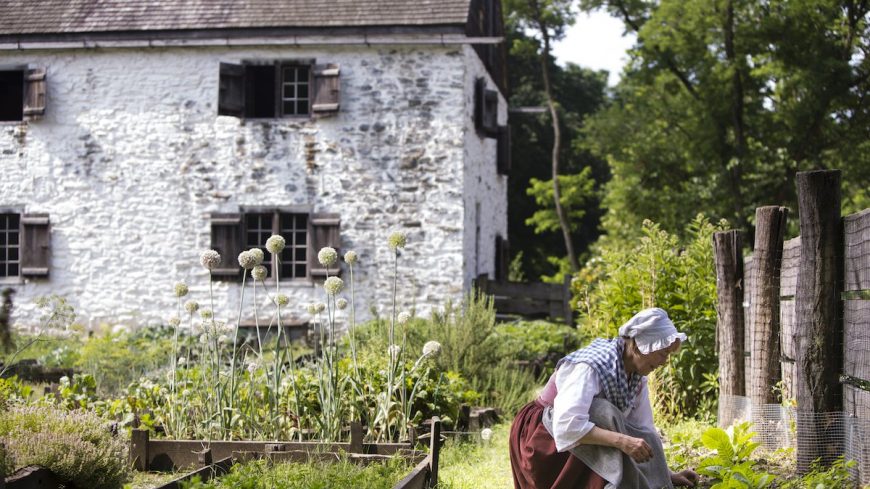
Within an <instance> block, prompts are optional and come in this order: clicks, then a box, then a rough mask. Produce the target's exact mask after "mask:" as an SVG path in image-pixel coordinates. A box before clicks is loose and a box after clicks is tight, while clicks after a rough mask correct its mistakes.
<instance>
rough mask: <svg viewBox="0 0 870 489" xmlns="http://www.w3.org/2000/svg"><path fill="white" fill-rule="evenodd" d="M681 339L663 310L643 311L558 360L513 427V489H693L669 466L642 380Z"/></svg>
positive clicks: (690, 478) (685, 474) (691, 475)
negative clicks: (606, 337)
mask: <svg viewBox="0 0 870 489" xmlns="http://www.w3.org/2000/svg"><path fill="white" fill-rule="evenodd" d="M684 341H686V335H685V334H683V333H680V332H678V331H677V329H676V328H675V327H674V323H673V322H671V320H670V319H669V318H668V315H667V313H666V312H665V311H664V310H662V309H659V308H651V309H644V310H643V311H640V312H639V313H637V314H636V315H635V316H634V317H633V318H631V319H630V320H629V321H628V322H627V323H625V324H623V325H622V327H620V328H619V336H618V337H617V338H613V339H611V340H604V339H597V340H595V341H593V342H592V343H591V344H590V345H589V346H587V347H585V348H582V349H580V350H577V351H575V352H573V353H571V354H569V355H568V356H566V357H565V358H563V359H562V360H560V361H559V362H558V363H557V364H556V371H555V372H554V373H553V375H552V376H551V377H550V380H549V382H547V386H546V387H545V388H544V390H543V391H542V392H541V395H540V396H539V397H538V399H536V400H534V401H532V402H530V403H529V404H527V405H526V406H525V407H523V408H522V409H521V410H520V412H519V413H518V414H517V416H516V418H515V419H514V422H513V425H512V426H511V435H510V436H511V438H510V455H511V467H512V469H513V476H514V487H515V488H516V489H583V488H587V489H590V488H595V489H602V488H608V489H609V488H617V489H619V488H631V489H644V488H651V489H660V488H663V487H665V488H672V487H673V486H674V485H678V486H691V487H693V486H694V485H695V484H696V483H697V481H698V475H697V474H696V473H695V472H694V471H691V470H684V471H682V472H679V473H673V472H671V471H670V469H668V466H667V463H666V460H665V456H664V450H663V448H662V442H661V439H660V438H659V436H658V433H657V432H656V429H655V426H654V425H653V415H652V407H651V406H650V401H649V388H648V386H647V378H646V376H647V375H649V373H650V372H652V371H653V370H655V369H656V368H657V367H660V366H662V365H664V364H665V362H667V360H668V356H670V355H671V354H673V353H675V352H676V351H678V350H679V349H680V344H681V343H682V342H684Z"/></svg>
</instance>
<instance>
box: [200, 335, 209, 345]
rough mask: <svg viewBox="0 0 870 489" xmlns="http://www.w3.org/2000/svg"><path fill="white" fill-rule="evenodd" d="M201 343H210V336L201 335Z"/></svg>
mask: <svg viewBox="0 0 870 489" xmlns="http://www.w3.org/2000/svg"><path fill="white" fill-rule="evenodd" d="M199 342H200V343H202V344H203V345H204V344H206V343H208V335H207V334H201V335H199Z"/></svg>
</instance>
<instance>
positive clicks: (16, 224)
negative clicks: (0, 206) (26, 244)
mask: <svg viewBox="0 0 870 489" xmlns="http://www.w3.org/2000/svg"><path fill="white" fill-rule="evenodd" d="M20 235H21V227H20V216H19V215H18V214H0V277H17V276H18V275H19V271H20V270H21V260H20V257H21V254H20V244H19V243H20V242H21V241H20V239H19V237H20Z"/></svg>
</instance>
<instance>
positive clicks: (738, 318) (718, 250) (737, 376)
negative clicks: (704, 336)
mask: <svg viewBox="0 0 870 489" xmlns="http://www.w3.org/2000/svg"><path fill="white" fill-rule="evenodd" d="M742 248H743V240H742V238H741V236H740V232H739V231H722V232H717V233H713V253H714V259H715V262H716V295H717V297H718V307H717V308H716V312H717V321H716V342H717V344H718V347H719V351H718V353H719V397H720V399H721V398H722V396H745V395H746V386H745V385H744V378H745V375H746V374H745V372H744V368H745V365H744V356H743V348H744V344H743V343H744V338H743V335H744V332H743V255H742Z"/></svg>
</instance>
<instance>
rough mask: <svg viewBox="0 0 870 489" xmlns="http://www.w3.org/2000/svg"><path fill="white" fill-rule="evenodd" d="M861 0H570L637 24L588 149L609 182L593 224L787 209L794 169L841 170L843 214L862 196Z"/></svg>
mask: <svg viewBox="0 0 870 489" xmlns="http://www.w3.org/2000/svg"><path fill="white" fill-rule="evenodd" d="M868 3H870V2H867V1H858V0H853V1H834V0H769V1H766V2H751V1H747V0H661V1H652V0H581V8H582V9H584V10H587V11H588V10H594V9H599V8H603V9H606V10H607V11H608V12H610V13H611V14H613V15H614V16H616V17H618V18H620V19H622V21H623V22H624V24H625V28H626V30H628V31H634V32H636V33H637V44H636V45H635V46H634V48H633V49H632V50H631V52H630V55H631V58H630V63H629V65H628V66H627V67H626V69H625V72H624V73H623V77H622V81H621V82H620V84H619V85H618V87H617V88H616V90H615V95H614V98H613V100H612V103H611V104H610V105H609V106H608V107H607V108H606V109H603V110H602V111H600V112H599V113H597V114H596V115H595V116H594V117H592V118H590V120H589V121H588V123H587V125H586V128H585V134H586V136H587V137H586V141H587V144H588V146H587V147H588V149H589V150H590V151H592V153H593V154H595V155H597V156H599V157H601V158H605V159H607V161H608V163H609V165H610V170H611V173H612V179H611V181H610V182H609V183H608V185H607V188H606V196H605V197H604V203H603V205H604V206H605V207H606V208H607V209H608V215H607V216H606V217H605V218H604V228H605V229H606V231H607V232H608V233H609V234H611V235H613V236H614V237H615V238H620V237H622V238H625V237H629V236H633V235H635V234H636V230H637V229H639V228H640V223H641V222H642V221H643V219H644V218H650V219H653V220H654V221H656V222H658V223H660V224H661V225H662V226H663V227H664V228H665V229H669V230H678V229H679V228H680V227H682V224H683V223H685V222H687V221H689V220H690V219H691V216H692V215H693V214H694V213H696V212H697V211H698V210H699V209H703V210H704V211H705V212H707V213H708V214H709V215H712V216H714V217H715V218H719V217H725V218H728V219H730V220H732V222H734V223H735V224H737V226H738V227H743V228H747V227H748V226H749V224H750V223H751V221H750V220H751V219H752V216H753V215H754V209H755V207H757V206H760V205H763V204H783V205H787V206H790V207H791V208H792V209H795V208H796V193H795V185H794V176H795V174H796V173H797V172H798V171H802V170H810V169H824V168H839V169H841V170H842V171H843V175H844V177H843V182H844V199H843V200H844V212H850V211H855V210H858V209H861V208H863V207H866V206H868V205H870V196H868V193H867V192H866V189H867V188H868V187H870V138H868V136H870V107H868V104H870V97H868V96H867V94H868V93H870V91H868V88H870V86H868V78H870V59H868V57H867V54H868V49H870V35H868V25H867V14H868V11H870V5H868Z"/></svg>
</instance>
